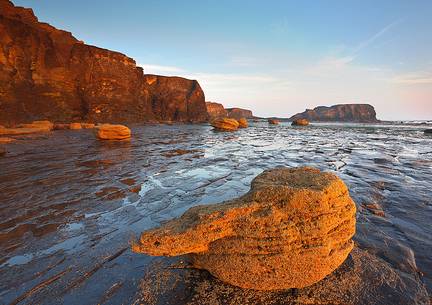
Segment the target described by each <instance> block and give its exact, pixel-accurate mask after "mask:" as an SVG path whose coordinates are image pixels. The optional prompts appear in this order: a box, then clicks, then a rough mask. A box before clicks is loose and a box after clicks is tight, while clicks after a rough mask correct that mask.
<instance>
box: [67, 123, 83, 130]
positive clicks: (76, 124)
mask: <svg viewBox="0 0 432 305" xmlns="http://www.w3.org/2000/svg"><path fill="white" fill-rule="evenodd" d="M69 129H74V130H77V129H82V126H81V123H70V124H69Z"/></svg>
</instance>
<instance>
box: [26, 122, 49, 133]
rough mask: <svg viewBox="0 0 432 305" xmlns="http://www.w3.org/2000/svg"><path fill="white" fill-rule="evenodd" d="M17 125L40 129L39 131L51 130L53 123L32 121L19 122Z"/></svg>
mask: <svg viewBox="0 0 432 305" xmlns="http://www.w3.org/2000/svg"><path fill="white" fill-rule="evenodd" d="M18 127H20V128H34V129H40V130H41V131H50V130H53V128H54V124H53V123H52V122H50V121H33V122H32V123H30V124H21V125H19V126H18Z"/></svg>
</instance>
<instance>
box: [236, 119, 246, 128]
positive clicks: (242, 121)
mask: <svg viewBox="0 0 432 305" xmlns="http://www.w3.org/2000/svg"><path fill="white" fill-rule="evenodd" d="M238 123H239V128H247V127H248V121H247V120H246V119H245V118H241V119H239V120H238Z"/></svg>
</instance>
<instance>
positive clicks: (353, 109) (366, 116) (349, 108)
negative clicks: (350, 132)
mask: <svg viewBox="0 0 432 305" xmlns="http://www.w3.org/2000/svg"><path fill="white" fill-rule="evenodd" d="M298 119H306V120H308V121H312V122H313V121H316V122H317V121H323V122H360V123H373V122H378V120H377V118H376V112H375V109H374V107H373V106H371V105H369V104H341V105H334V106H330V107H326V106H319V107H315V108H314V109H306V111H304V112H301V113H297V114H296V115H293V116H292V117H291V118H290V120H292V121H294V120H298Z"/></svg>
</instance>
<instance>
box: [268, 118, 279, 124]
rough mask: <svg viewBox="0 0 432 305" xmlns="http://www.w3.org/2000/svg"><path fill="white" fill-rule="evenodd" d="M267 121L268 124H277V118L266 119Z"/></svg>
mask: <svg viewBox="0 0 432 305" xmlns="http://www.w3.org/2000/svg"><path fill="white" fill-rule="evenodd" d="M268 123H269V124H270V125H279V120H276V119H268Z"/></svg>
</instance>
